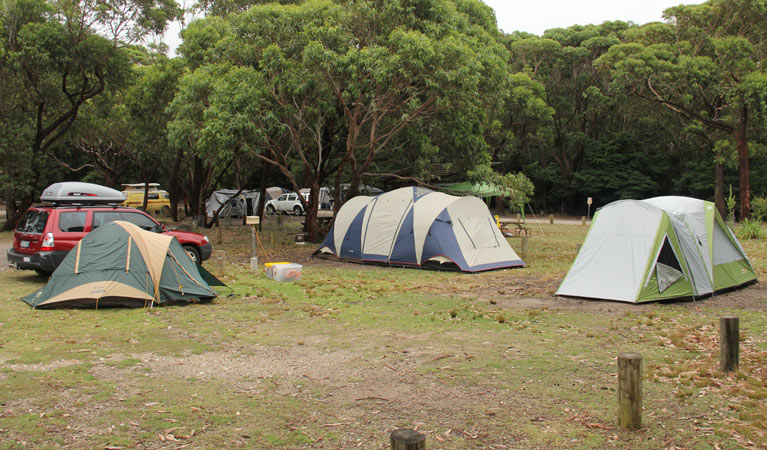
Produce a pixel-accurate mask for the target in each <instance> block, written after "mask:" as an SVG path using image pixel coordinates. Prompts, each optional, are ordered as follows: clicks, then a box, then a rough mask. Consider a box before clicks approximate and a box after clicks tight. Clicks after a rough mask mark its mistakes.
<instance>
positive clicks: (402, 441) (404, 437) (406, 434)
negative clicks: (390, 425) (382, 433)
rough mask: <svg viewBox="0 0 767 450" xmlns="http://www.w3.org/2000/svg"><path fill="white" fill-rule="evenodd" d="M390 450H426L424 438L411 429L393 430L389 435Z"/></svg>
mask: <svg viewBox="0 0 767 450" xmlns="http://www.w3.org/2000/svg"><path fill="white" fill-rule="evenodd" d="M389 439H390V443H391V447H390V448H391V450H426V436H425V435H423V434H421V433H419V432H417V431H415V430H411V429H407V428H402V429H399V430H394V431H392V432H391V434H390V435H389Z"/></svg>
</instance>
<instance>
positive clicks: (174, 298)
mask: <svg viewBox="0 0 767 450" xmlns="http://www.w3.org/2000/svg"><path fill="white" fill-rule="evenodd" d="M216 295H217V294H216V293H215V292H214V291H213V290H212V289H211V288H210V285H209V284H208V283H207V282H206V281H205V280H204V279H203V278H202V276H201V275H200V272H199V271H198V270H197V265H196V264H195V263H194V261H192V259H191V258H189V256H188V255H187V254H186V252H185V251H184V249H183V248H182V247H181V244H179V243H178V241H177V240H176V239H175V238H174V237H173V236H166V235H162V234H157V233H152V232H149V231H144V230H142V229H141V228H139V227H137V226H136V225H133V224H132V223H128V222H123V221H115V222H111V223H108V224H106V225H102V226H100V227H99V228H98V229H96V230H94V231H93V232H91V233H89V234H88V235H87V236H85V237H84V238H83V239H82V240H81V241H80V242H79V243H78V244H77V246H76V247H75V248H73V249H72V250H71V251H70V252H69V254H67V256H66V258H64V261H62V263H61V265H59V267H58V268H57V269H56V271H55V272H53V275H52V276H51V279H50V280H49V281H48V284H46V285H45V286H44V287H42V288H41V289H38V290H37V291H35V292H33V293H31V294H29V295H27V296H26V297H23V298H22V300H24V301H25V302H27V303H29V304H30V305H31V306H32V307H33V308H51V307H56V306H76V307H93V308H98V307H99V306H102V307H103V306H150V307H151V306H154V305H162V304H166V303H169V302H197V301H206V300H211V299H213V298H214V297H216Z"/></svg>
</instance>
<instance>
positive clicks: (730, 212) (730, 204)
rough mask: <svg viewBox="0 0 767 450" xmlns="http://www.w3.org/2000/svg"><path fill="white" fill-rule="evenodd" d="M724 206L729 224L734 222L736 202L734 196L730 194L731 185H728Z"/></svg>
mask: <svg viewBox="0 0 767 450" xmlns="http://www.w3.org/2000/svg"><path fill="white" fill-rule="evenodd" d="M725 204H726V205H727V216H728V217H729V220H730V222H734V221H735V206H736V205H737V201H736V200H735V195H734V194H733V193H732V185H730V194H729V195H728V196H727V199H726V200H725Z"/></svg>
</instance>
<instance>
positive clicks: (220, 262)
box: [216, 250, 226, 276]
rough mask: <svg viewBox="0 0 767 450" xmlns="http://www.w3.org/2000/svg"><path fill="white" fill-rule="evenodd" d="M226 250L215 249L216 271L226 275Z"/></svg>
mask: <svg viewBox="0 0 767 450" xmlns="http://www.w3.org/2000/svg"><path fill="white" fill-rule="evenodd" d="M225 267H226V252H225V251H223V250H216V272H218V275H221V276H223V275H226V270H225Z"/></svg>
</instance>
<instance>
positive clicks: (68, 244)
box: [8, 205, 212, 275]
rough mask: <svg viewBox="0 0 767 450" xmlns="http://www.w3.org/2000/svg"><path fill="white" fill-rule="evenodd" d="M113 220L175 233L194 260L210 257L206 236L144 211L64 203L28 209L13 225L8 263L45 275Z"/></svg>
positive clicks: (170, 233) (171, 233) (209, 247)
mask: <svg viewBox="0 0 767 450" xmlns="http://www.w3.org/2000/svg"><path fill="white" fill-rule="evenodd" d="M115 220H124V221H126V222H131V223H133V224H134V225H137V226H139V227H141V228H143V229H144V230H148V231H153V232H155V233H162V234H167V235H170V236H175V237H176V239H178V242H179V243H180V244H181V245H182V246H183V247H184V249H185V250H186V252H187V253H188V254H189V256H190V257H191V258H192V259H193V260H194V261H195V262H197V263H201V262H202V261H205V260H207V259H208V258H210V255H211V252H212V247H211V245H210V242H209V241H208V238H207V237H206V236H203V235H201V234H197V233H192V232H188V231H170V230H167V229H166V228H165V226H163V225H162V224H160V223H158V222H157V221H155V220H154V219H153V218H152V217H150V216H149V215H148V214H146V213H144V212H143V211H139V210H137V209H133V208H126V207H122V206H96V205H67V206H38V207H33V208H30V209H29V210H27V212H26V213H24V216H22V218H21V220H20V221H19V223H18V225H17V226H16V232H15V233H14V235H13V248H12V249H9V250H8V263H9V264H10V265H12V266H14V267H15V268H17V269H34V270H35V271H37V272H38V273H40V274H45V275H48V274H50V273H52V272H53V271H54V270H56V267H58V265H59V264H60V263H61V261H62V260H63V259H64V257H65V256H66V255H67V253H68V252H69V250H70V249H72V248H73V247H74V246H75V245H77V243H78V242H79V241H80V239H82V238H83V237H84V236H85V235H86V234H88V233H89V232H91V231H92V230H95V229H96V228H98V227H99V226H101V225H103V224H105V223H109V222H113V221H115Z"/></svg>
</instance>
